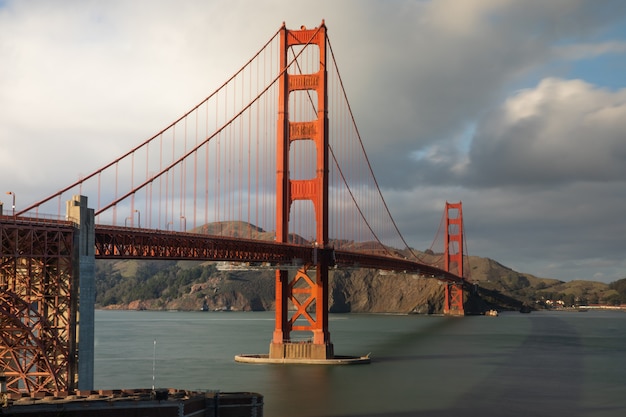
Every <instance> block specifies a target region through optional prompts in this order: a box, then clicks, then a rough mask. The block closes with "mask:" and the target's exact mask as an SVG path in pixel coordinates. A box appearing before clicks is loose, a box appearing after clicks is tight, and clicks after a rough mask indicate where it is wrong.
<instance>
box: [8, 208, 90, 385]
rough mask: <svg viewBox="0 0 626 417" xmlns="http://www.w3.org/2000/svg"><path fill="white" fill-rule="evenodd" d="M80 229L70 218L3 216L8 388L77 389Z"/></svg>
mask: <svg viewBox="0 0 626 417" xmlns="http://www.w3.org/2000/svg"><path fill="white" fill-rule="evenodd" d="M74 231H75V229H74V227H73V225H72V224H71V223H69V222H58V223H52V222H51V223H41V222H38V223H33V222H25V221H21V220H20V221H16V220H15V219H14V218H12V217H8V216H4V218H0V373H2V374H4V375H5V376H6V377H7V391H8V392H14V393H25V392H26V393H30V394H31V395H32V394H36V393H41V392H66V391H70V390H72V389H74V386H75V383H76V381H77V343H78V341H77V305H78V304H77V302H78V283H77V282H76V280H75V279H74V278H73V277H74V275H75V274H74V273H73V253H74Z"/></svg>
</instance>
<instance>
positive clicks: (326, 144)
mask: <svg viewBox="0 0 626 417" xmlns="http://www.w3.org/2000/svg"><path fill="white" fill-rule="evenodd" d="M330 121H332V123H331V122H330ZM9 193H10V194H12V196H13V198H15V193H14V192H13V191H11V192H9ZM86 196H89V199H90V200H89V201H88V199H87V197H86ZM91 204H93V205H94V208H91V207H90V205H91ZM443 219H444V220H443V222H442V223H443V225H444V227H443V229H444V231H445V233H444V234H445V239H444V242H445V248H444V256H443V265H440V266H439V267H438V266H435V265H432V264H429V263H427V262H425V261H423V260H421V259H420V257H419V256H418V254H416V253H415V252H414V251H413V250H411V249H410V247H409V245H408V244H407V243H406V241H405V240H404V238H403V237H402V235H401V233H400V230H399V229H398V227H397V225H396V223H395V221H394V220H393V218H392V216H391V213H390V211H389V209H388V207H387V205H386V203H385V200H384V199H383V196H382V193H381V190H380V187H379V185H378V183H377V181H376V178H375V176H374V173H373V170H372V167H371V165H370V163H369V160H368V158H367V154H366V153H365V148H364V146H363V143H362V141H361V137H360V134H359V131H358V129H357V126H356V122H355V119H354V116H353V114H352V111H351V108H350V105H349V102H348V99H347V95H346V92H345V90H344V87H343V82H342V79H341V76H340V74H339V70H338V68H337V63H336V60H335V56H334V53H333V51H332V46H331V44H330V41H329V38H328V37H327V33H326V26H325V24H324V22H322V24H321V25H320V26H319V27H317V28H313V29H307V28H305V27H302V28H300V29H299V30H289V29H287V28H286V27H285V25H284V24H283V26H282V27H281V28H280V29H279V30H278V31H277V32H276V33H275V34H274V36H273V37H272V38H271V39H270V40H269V41H268V42H267V43H266V44H265V45H263V47H262V48H261V49H260V50H259V51H258V52H257V53H256V54H255V55H254V56H253V57H252V58H251V59H250V60H249V61H248V62H247V63H246V64H245V65H244V66H243V67H241V69H239V70H238V71H237V72H236V73H235V74H234V75H233V76H232V77H231V78H229V79H228V80H227V81H226V82H225V83H224V84H222V85H221V86H220V87H219V88H218V89H217V90H215V91H214V92H213V93H212V94H211V95H209V96H208V97H207V98H206V99H205V100H203V101H202V102H200V103H199V104H197V105H196V106H194V107H193V108H192V109H191V110H189V111H188V112H187V113H185V114H184V115H183V116H181V117H180V118H179V119H177V120H175V121H174V122H173V123H171V124H170V125H169V126H167V127H166V128H165V129H163V130H161V131H159V132H158V133H156V134H155V135H154V136H152V137H150V138H149V139H147V140H145V141H144V142H143V143H141V144H139V145H137V146H135V147H133V148H132V149H131V150H129V151H128V152H126V153H124V154H123V155H121V156H120V157H119V158H117V159H115V160H114V161H111V162H110V163H108V164H106V165H104V166H103V167H101V168H99V169H97V170H95V171H94V172H92V173H91V174H89V175H86V176H83V177H82V178H81V179H79V180H78V181H75V182H73V183H72V184H70V185H68V186H66V187H63V188H61V189H59V190H58V191H56V192H54V193H52V194H50V195H49V196H48V197H46V198H43V199H41V200H40V201H38V202H35V203H33V204H31V205H29V206H27V207H26V208H24V209H21V210H18V211H16V210H15V204H13V210H12V212H11V213H10V214H2V211H1V210H0V286H1V288H2V292H1V293H0V319H1V320H2V322H1V326H0V373H3V374H4V375H5V377H6V379H7V388H6V389H7V391H8V392H10V393H18V394H19V393H25V392H26V393H31V394H33V393H41V392H71V391H72V390H75V389H92V385H93V357H94V345H93V337H94V336H93V328H94V301H95V285H94V268H95V267H94V265H95V260H96V259H135V258H137V259H178V260H182V259H193V260H214V261H229V262H240V263H250V264H254V265H263V266H264V267H267V268H273V269H275V270H276V284H275V285H276V303H275V308H276V319H275V329H274V332H273V335H272V341H271V343H270V349H269V355H268V357H269V358H274V359H282V360H285V359H299V358H303V357H304V358H306V359H309V360H329V359H332V358H333V357H334V348H333V344H332V342H331V339H330V332H329V328H328V276H329V269H332V268H344V267H350V268H353V267H360V268H375V269H379V270H390V271H405V272H407V273H413V274H420V275H422V276H425V277H429V278H433V279H437V280H440V281H442V282H443V283H445V285H444V288H445V290H444V295H443V296H444V313H445V314H451V315H463V314H464V310H463V290H464V288H465V286H466V282H467V281H466V280H465V278H464V269H463V253H464V249H463V248H464V237H463V221H462V207H461V203H455V204H451V203H446V207H445V209H444V216H443ZM233 224H234V225H241V227H234V228H233V227H230V225H233ZM208 225H213V226H212V227H211V229H210V234H209V233H207V232H208V231H209V229H208ZM215 225H229V227H224V228H223V229H220V228H219V227H215ZM251 225H254V226H253V227H251ZM392 248H405V249H406V250H408V253H410V254H411V256H410V257H407V256H405V255H400V252H399V251H398V250H394V249H392ZM403 253H406V251H405V252H403ZM300 333H305V334H309V335H310V336H311V337H310V342H308V343H306V344H305V346H304V348H303V344H302V343H300V342H295V341H294V339H293V335H294V334H300Z"/></svg>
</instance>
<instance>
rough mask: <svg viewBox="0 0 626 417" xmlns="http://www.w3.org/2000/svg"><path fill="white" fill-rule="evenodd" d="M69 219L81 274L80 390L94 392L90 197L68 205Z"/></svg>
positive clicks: (75, 267) (76, 270)
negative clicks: (75, 230) (73, 232)
mask: <svg viewBox="0 0 626 417" xmlns="http://www.w3.org/2000/svg"><path fill="white" fill-rule="evenodd" d="M66 215H67V219H68V220H71V221H73V222H74V223H75V227H76V229H77V233H75V234H74V239H75V240H74V247H75V248H76V250H75V251H74V259H73V260H72V263H73V270H74V273H78V280H79V285H78V293H79V294H78V323H77V328H78V329H77V332H78V338H77V339H78V384H77V388H78V389H80V390H91V389H93V381H94V308H95V302H96V284H95V275H96V254H95V216H94V210H93V209H90V208H88V207H87V197H85V196H79V195H75V196H73V197H72V199H71V200H69V201H68V202H67V206H66Z"/></svg>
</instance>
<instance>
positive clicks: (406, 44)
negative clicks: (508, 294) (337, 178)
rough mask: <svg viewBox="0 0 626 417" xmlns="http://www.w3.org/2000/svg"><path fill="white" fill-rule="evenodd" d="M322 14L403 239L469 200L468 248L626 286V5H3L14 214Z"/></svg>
mask: <svg viewBox="0 0 626 417" xmlns="http://www.w3.org/2000/svg"><path fill="white" fill-rule="evenodd" d="M313 5H314V6H313ZM322 19H325V22H326V25H327V26H328V35H329V38H330V39H331V43H332V47H333V50H334V52H335V55H336V57H337V60H338V66H339V68H340V70H341V74H342V76H343V77H344V84H345V87H346V90H347V93H348V96H349V99H350V103H351V106H352V109H353V111H354V115H355V118H356V121H357V124H358V126H359V131H360V133H361V136H362V138H363V141H364V143H365V147H366V150H367V151H368V155H369V156H370V158H371V161H372V164H373V169H374V171H375V173H376V175H377V179H378V181H379V182H380V184H381V186H382V187H383V193H384V195H385V197H386V200H387V202H388V204H389V207H390V210H391V211H392V214H393V215H394V217H395V218H396V220H397V222H398V224H399V226H400V229H401V230H402V231H403V233H404V235H405V238H406V239H407V241H408V242H409V244H411V246H414V247H416V248H417V249H426V248H428V247H429V245H430V243H431V241H432V239H433V236H434V234H435V233H436V231H437V226H438V224H439V220H440V217H441V213H442V208H443V205H444V202H445V201H446V200H447V201H452V202H456V201H459V200H461V201H463V210H464V219H465V228H466V233H467V243H468V250H469V253H470V255H477V256H485V257H490V258H493V259H495V260H497V261H499V262H500V263H502V264H504V265H506V266H508V267H511V268H513V269H515V270H518V271H522V272H527V273H531V274H535V275H537V276H542V277H551V278H558V279H561V280H565V281H569V280H572V279H585V280H597V281H603V282H611V281H614V280H616V279H620V278H624V277H626V259H625V256H624V255H625V253H626V249H625V247H626V220H625V219H624V217H625V214H626V2H624V1H622V0H614V1H611V0H587V1H585V0H536V1H534V0H433V1H388V0H378V1H376V0H363V1H348V0H344V1H337V0H329V1H324V0H319V1H316V2H313V3H312V2H310V1H306V2H305V1H299V0H297V1H296V0H289V1H285V0H260V1H238V0H229V1H211V0H197V1H196V0H184V1H159V0H145V1H143V0H133V1H130V0H129V1H115V0H107V1H105V0H101V1H99V0H92V1H79V0H75V1H69V0H68V1H63V0H58V1H51V0H47V1H46V0H0V57H1V60H0V185H1V187H2V190H0V191H2V196H3V200H4V202H5V208H6V205H7V204H6V203H7V202H9V201H10V198H11V197H10V196H6V195H4V193H5V192H6V191H9V190H11V191H14V192H15V193H16V196H17V205H18V208H19V206H20V205H23V206H25V205H27V204H30V203H32V202H34V201H36V200H38V199H40V198H42V197H44V196H46V195H47V194H49V193H50V192H51V191H53V190H56V189H59V188H60V187H61V186H64V185H67V184H68V183H69V182H70V181H73V180H75V179H77V178H78V177H79V176H80V175H81V174H85V173H89V172H91V171H93V170H94V169H95V168H97V167H99V166H102V165H103V164H104V163H106V162H109V161H110V160H112V159H113V158H114V157H116V156H118V155H119V154H121V153H122V152H124V151H126V150H128V148H129V146H130V145H129V144H136V143H139V142H141V141H143V140H144V139H145V138H147V137H150V136H152V134H154V133H156V132H157V131H159V130H160V129H161V128H163V127H164V126H166V125H167V124H169V123H170V122H171V121H172V120H174V119H175V118H177V117H178V116H180V115H181V114H182V113H183V112H185V111H187V110H188V109H189V108H190V107H191V106H193V105H195V104H196V103H198V102H199V101H200V100H202V99H203V98H204V97H206V96H207V95H208V94H209V93H210V92H212V91H213V90H214V89H215V88H216V87H217V86H219V85H220V84H221V83H222V82H223V81H224V80H225V79H226V78H227V77H228V76H230V75H232V73H233V72H234V71H235V70H237V69H239V68H240V66H241V65H242V64H243V63H244V62H246V61H247V60H248V59H249V58H250V57H251V55H252V54H253V53H254V52H256V51H257V50H258V49H259V48H260V47H261V46H262V45H263V44H264V43H265V42H266V41H267V40H268V39H269V38H270V37H271V36H272V35H273V34H274V33H275V32H276V31H277V29H278V28H279V27H280V25H281V24H282V22H283V21H284V22H286V23H287V26H288V27H290V28H299V27H300V26H301V25H306V26H308V27H314V26H317V25H319V23H320V22H321V20H322ZM76 156H80V157H79V158H76Z"/></svg>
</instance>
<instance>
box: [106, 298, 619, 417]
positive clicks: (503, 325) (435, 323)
mask: <svg viewBox="0 0 626 417" xmlns="http://www.w3.org/2000/svg"><path fill="white" fill-rule="evenodd" d="M273 329H274V313H273V312H200V311H198V312H169V311H108V310H98V311H96V329H95V335H96V339H95V381H94V385H95V388H96V389H117V388H151V387H152V386H155V387H161V388H180V389H192V390H212V391H221V392H240V391H250V392H257V393H259V394H262V395H263V396H264V403H265V405H264V415H265V416H266V417H292V416H293V417H295V416H302V417H312V416H346V417H347V416H353V417H357V416H364V417H365V416H366V417H382V416H398V417H409V416H411V417H412V416H420V417H421V416H436V417H437V416H555V415H563V416H574V417H578V416H581V417H582V416H590V417H591V416H593V417H596V416H624V415H626V313H624V312H620V311H589V312H585V313H577V312H533V313H531V314H520V313H503V314H500V316H498V317H487V316H469V317H442V316H419V315H369V314H342V315H331V316H330V332H331V339H332V341H333V344H334V348H335V354H337V355H353V356H361V355H366V354H370V357H371V359H372V362H371V363H370V364H368V365H351V366H325V365H269V364H262V365H259V364H241V363H236V362H235V361H234V356H235V355H237V354H242V353H248V354H255V353H256V354H258V353H267V352H268V350H269V343H270V339H271V337H272V332H273Z"/></svg>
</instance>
